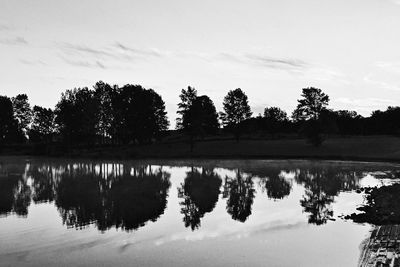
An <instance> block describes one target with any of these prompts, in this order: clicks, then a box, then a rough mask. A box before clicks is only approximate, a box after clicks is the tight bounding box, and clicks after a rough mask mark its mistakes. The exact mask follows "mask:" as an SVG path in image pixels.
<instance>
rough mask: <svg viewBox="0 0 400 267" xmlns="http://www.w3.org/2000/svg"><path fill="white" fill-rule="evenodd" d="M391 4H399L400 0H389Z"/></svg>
mask: <svg viewBox="0 0 400 267" xmlns="http://www.w3.org/2000/svg"><path fill="white" fill-rule="evenodd" d="M389 1H390V2H392V3H393V4H396V5H400V0H389Z"/></svg>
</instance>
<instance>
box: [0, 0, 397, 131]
mask: <svg viewBox="0 0 400 267" xmlns="http://www.w3.org/2000/svg"><path fill="white" fill-rule="evenodd" d="M0 72H1V74H0V95H8V96H14V95H16V94H18V93H27V94H28V96H29V98H30V101H31V104H32V105H42V106H45V107H54V105H55V104H56V103H57V101H58V99H59V98H60V94H61V92H63V91H65V90H66V89H72V88H74V87H85V86H87V87H92V86H93V85H94V84H95V82H96V81H99V80H103V81H105V82H108V83H111V84H119V85H124V84H126V83H133V84H141V85H143V86H144V87H146V88H153V89H155V90H156V91H157V92H158V93H160V94H161V95H162V97H163V99H164V101H165V102H166V105H167V111H168V116H169V117H170V119H171V121H172V125H174V119H175V112H176V105H177V103H178V101H179V97H178V96H179V93H180V90H181V89H182V88H186V87H187V86H188V85H191V86H194V87H195V88H196V89H197V90H198V92H199V94H207V95H208V96H210V97H211V99H212V100H213V101H214V103H215V105H216V106H217V109H218V110H220V109H221V106H222V100H223V97H224V95H226V93H227V92H228V91H229V90H231V89H235V88H238V87H240V88H242V89H243V90H244V91H245V92H246V93H247V95H248V96H249V102H250V105H251V107H252V109H253V112H254V113H255V114H258V113H260V112H262V110H263V108H264V107H265V106H279V107H281V108H282V109H284V110H286V111H287V112H288V113H289V114H290V113H291V112H292V110H293V109H294V108H295V106H296V104H297V102H296V100H297V99H298V98H299V96H300V93H301V88H304V87H309V86H314V87H318V88H321V89H322V90H323V91H325V92H326V93H327V94H328V95H329V96H330V98H331V103H330V107H331V108H334V109H351V110H356V111H358V112H359V113H361V114H362V115H369V114H370V112H371V111H372V110H375V109H386V107H387V106H389V105H400V0H335V1H324V0H301V1H300V0H292V1H289V0H269V1H268V0H259V1H253V0H246V1H244V0H242V1H234V0H201V1H190V0H168V1H166V0H143V1H134V0H112V1H99V0H78V1H73V0H68V1H67V0H66V1H58V0H35V1H32V0H26V1H24V0H0Z"/></svg>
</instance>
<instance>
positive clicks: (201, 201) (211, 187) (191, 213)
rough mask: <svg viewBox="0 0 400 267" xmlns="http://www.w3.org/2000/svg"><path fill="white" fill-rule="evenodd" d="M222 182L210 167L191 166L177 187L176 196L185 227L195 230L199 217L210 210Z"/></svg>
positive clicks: (212, 207)
mask: <svg viewBox="0 0 400 267" xmlns="http://www.w3.org/2000/svg"><path fill="white" fill-rule="evenodd" d="M221 184H222V180H221V178H220V177H219V176H218V175H217V174H216V173H215V172H214V171H213V170H212V169H211V170H210V169H204V168H203V169H202V172H199V170H198V169H196V168H193V167H192V169H191V171H190V172H188V173H187V174H186V178H185V181H184V183H182V184H181V186H180V187H179V188H178V197H179V198H182V199H183V201H182V202H180V205H181V213H182V214H183V215H184V217H183V221H184V223H185V226H186V227H189V226H190V227H191V228H192V230H195V229H197V228H199V227H200V219H201V218H202V217H203V216H204V214H205V213H207V212H211V211H212V210H213V209H214V207H215V205H216V203H217V201H218V196H219V193H220V187H221Z"/></svg>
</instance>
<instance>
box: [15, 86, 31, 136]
mask: <svg viewBox="0 0 400 267" xmlns="http://www.w3.org/2000/svg"><path fill="white" fill-rule="evenodd" d="M11 101H12V104H13V110H14V117H15V119H16V120H17V122H18V130H19V131H20V132H23V134H24V136H26V134H27V132H28V127H29V124H30V123H31V120H32V110H31V107H30V105H29V100H28V96H27V95H26V94H19V95H17V96H16V97H13V98H12V99H11Z"/></svg>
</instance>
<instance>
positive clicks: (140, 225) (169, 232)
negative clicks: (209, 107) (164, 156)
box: [0, 158, 400, 266]
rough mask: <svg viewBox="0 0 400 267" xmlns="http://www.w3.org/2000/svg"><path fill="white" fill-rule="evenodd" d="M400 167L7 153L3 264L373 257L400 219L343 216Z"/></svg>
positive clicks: (0, 229) (0, 176) (0, 163)
mask: <svg viewBox="0 0 400 267" xmlns="http://www.w3.org/2000/svg"><path fill="white" fill-rule="evenodd" d="M399 175H400V166H399V165H395V164H387V163H368V162H365V163H362V162H361V163H356V162H337V161H284V160H278V161H272V160H237V161H233V160H222V161H216V160H187V161H176V160H169V161H85V160H61V159H56V160H53V159H22V158H2V159H0V266H56V265H57V266H88V265H89V266H90V265H97V266H128V265H129V266H161V265H162V266H188V265H189V266H190V265H191V266H357V265H358V264H361V265H363V266H367V264H373V263H374V262H376V261H377V251H378V249H379V245H376V244H377V242H376V240H377V236H382V235H384V233H385V229H386V230H387V229H389V230H387V231H388V232H390V231H396V230H397V228H395V227H397V226H390V225H389V226H385V227H378V226H374V225H369V224H356V223H353V222H352V221H348V220H344V219H343V218H342V216H343V215H347V214H350V213H352V212H354V211H356V208H357V207H358V206H360V205H361V204H363V202H364V198H363V193H360V192H359V190H358V189H359V188H362V187H364V186H381V185H386V184H392V183H397V182H399V180H400V176H399ZM387 227H389V228H387ZM391 229H392V230H391ZM387 231H386V232H387ZM382 233H383V234H382ZM386 236H387V234H386ZM378 241H379V240H378ZM378 243H379V242H378ZM381 243H382V242H381ZM381 243H379V244H381ZM377 246H378V247H377ZM385 249H386V250H387V248H385ZM394 249H397V248H394ZM379 253H383V252H382V249H381V250H380V251H379ZM396 255H397V254H395V253H394V254H393V253H392V254H390V255H389V254H387V251H386V254H385V260H387V261H393V262H394V260H395V258H396V257H397V256H396Z"/></svg>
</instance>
